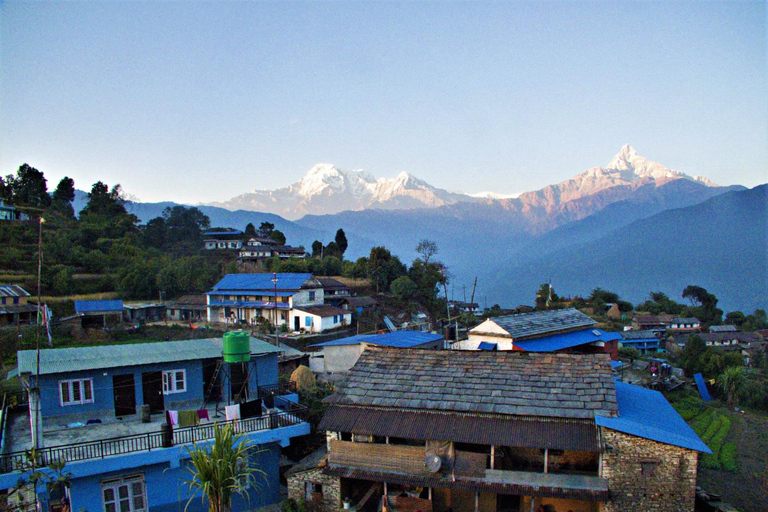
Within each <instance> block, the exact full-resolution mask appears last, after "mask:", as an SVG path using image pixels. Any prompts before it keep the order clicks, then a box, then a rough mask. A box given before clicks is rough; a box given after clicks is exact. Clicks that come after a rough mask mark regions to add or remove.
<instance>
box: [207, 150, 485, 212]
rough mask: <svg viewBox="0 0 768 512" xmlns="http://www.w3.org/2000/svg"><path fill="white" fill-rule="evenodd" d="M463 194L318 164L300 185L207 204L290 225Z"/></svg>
mask: <svg viewBox="0 0 768 512" xmlns="http://www.w3.org/2000/svg"><path fill="white" fill-rule="evenodd" d="M471 200H473V198H471V197H469V196H466V195H464V194H453V193H451V192H448V191H446V190H442V189H438V188H435V187H433V186H431V185H429V184H428V183H426V182H425V181H423V180H420V179H418V178H416V177H414V176H412V175H410V174H408V173H407V172H401V173H400V174H398V175H397V177H395V178H378V179H376V178H375V177H374V176H373V175H372V174H371V173H369V172H367V171H364V170H353V171H344V170H341V169H338V168H337V167H335V166H334V165H332V164H317V165H316V166H314V167H313V168H312V169H310V170H309V172H308V173H307V174H306V176H304V177H303V178H302V179H301V180H299V181H298V182H296V183H294V184H293V185H290V186H288V187H285V188H280V189H277V190H254V191H253V192H250V193H247V194H243V195H240V196H237V197H234V198H232V199H230V200H229V201H225V202H223V203H209V205H210V206H219V207H222V208H226V209H228V210H250V211H259V212H268V213H275V214H277V215H280V216H282V217H284V218H286V219H289V220H295V219H298V218H300V217H303V216H304V215H306V214H316V215H323V214H333V213H338V212H342V211H346V210H363V209H367V208H380V209H410V208H423V207H436V206H443V205H446V204H453V203H456V202H458V201H471Z"/></svg>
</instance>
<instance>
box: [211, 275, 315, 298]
mask: <svg viewBox="0 0 768 512" xmlns="http://www.w3.org/2000/svg"><path fill="white" fill-rule="evenodd" d="M273 276H274V274H271V273H262V274H228V275H226V276H225V277H224V279H222V280H221V281H219V282H218V283H216V284H215V285H213V292H208V293H215V292H225V291H244V292H246V291H247V292H253V291H269V292H274V289H275V283H273V282H272V278H273ZM276 277H277V289H278V290H299V289H301V287H302V286H303V285H304V284H305V283H306V282H307V281H308V280H309V279H311V278H312V274H309V273H301V274H298V273H296V274H294V273H278V274H277V275H276ZM318 287H319V286H318Z"/></svg>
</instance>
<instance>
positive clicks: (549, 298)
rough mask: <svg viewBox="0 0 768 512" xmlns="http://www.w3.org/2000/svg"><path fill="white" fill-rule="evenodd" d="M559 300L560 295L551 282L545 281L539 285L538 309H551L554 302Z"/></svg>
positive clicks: (537, 295) (537, 293) (537, 294)
mask: <svg viewBox="0 0 768 512" xmlns="http://www.w3.org/2000/svg"><path fill="white" fill-rule="evenodd" d="M559 301H560V297H558V295H557V294H556V293H555V289H554V288H553V287H552V285H551V284H549V283H544V284H542V285H540V286H539V291H538V292H536V309H549V308H550V307H551V306H552V304H553V303H555V302H559Z"/></svg>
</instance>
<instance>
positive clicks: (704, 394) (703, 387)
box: [693, 373, 712, 402]
mask: <svg viewBox="0 0 768 512" xmlns="http://www.w3.org/2000/svg"><path fill="white" fill-rule="evenodd" d="M693 380H694V382H696V387H697V388H699V395H701V399H702V400H704V401H705V402H710V401H711V400H712V397H711V396H709V390H708V389H707V383H706V382H704V377H703V376H702V375H701V374H700V373H697V374H696V375H694V376H693Z"/></svg>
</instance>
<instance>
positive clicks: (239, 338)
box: [224, 331, 251, 363]
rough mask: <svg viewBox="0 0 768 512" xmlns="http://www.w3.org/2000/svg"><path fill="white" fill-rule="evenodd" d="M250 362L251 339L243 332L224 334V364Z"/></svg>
mask: <svg viewBox="0 0 768 512" xmlns="http://www.w3.org/2000/svg"><path fill="white" fill-rule="evenodd" d="M250 360H251V338H250V336H248V333H247V332H244V331H230V332H226V333H224V362H225V363H247V362H248V361H250Z"/></svg>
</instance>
